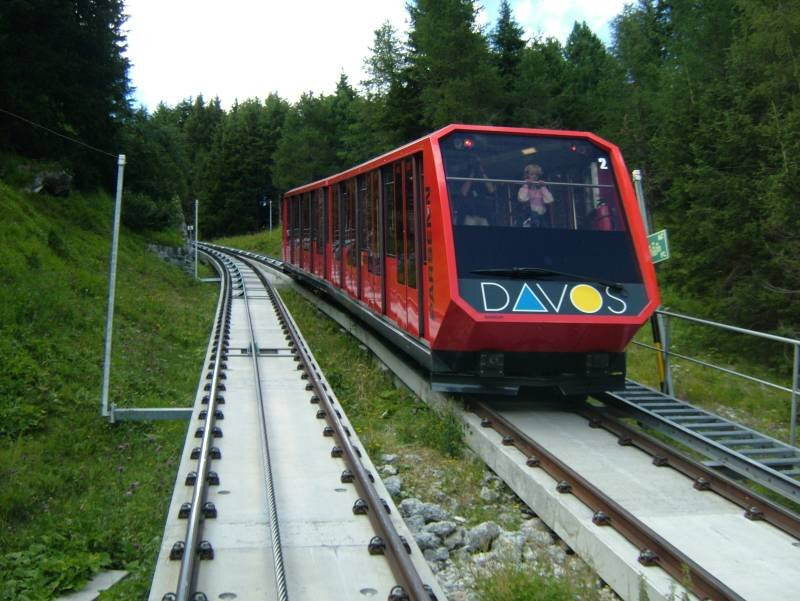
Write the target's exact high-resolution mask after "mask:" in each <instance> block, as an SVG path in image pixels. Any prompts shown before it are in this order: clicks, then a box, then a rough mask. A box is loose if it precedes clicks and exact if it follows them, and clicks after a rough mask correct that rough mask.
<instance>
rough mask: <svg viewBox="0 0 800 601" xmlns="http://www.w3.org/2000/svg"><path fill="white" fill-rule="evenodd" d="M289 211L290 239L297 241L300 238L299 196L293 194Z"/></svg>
mask: <svg viewBox="0 0 800 601" xmlns="http://www.w3.org/2000/svg"><path fill="white" fill-rule="evenodd" d="M291 203H292V204H291V213H292V240H293V241H294V242H297V241H298V240H300V197H299V196H293V197H292V199H291Z"/></svg>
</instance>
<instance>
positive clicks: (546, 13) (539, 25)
mask: <svg viewBox="0 0 800 601" xmlns="http://www.w3.org/2000/svg"><path fill="white" fill-rule="evenodd" d="M629 1H630V0H628V2H627V3H629ZM625 4H626V0H557V1H554V0H516V1H515V2H512V3H511V8H512V11H513V13H514V18H515V19H516V20H517V22H518V23H519V24H520V25H521V26H522V27H523V28H525V33H526V35H528V36H531V37H532V36H542V37H546V38H547V37H553V38H556V39H558V40H559V41H560V42H561V43H562V44H563V43H564V42H566V40H567V37H569V34H570V32H572V28H573V26H574V25H575V22H576V21H578V22H581V21H585V22H586V24H587V25H588V26H589V28H590V29H591V30H592V31H593V32H594V33H595V35H597V36H598V37H599V38H600V39H601V40H603V43H605V44H606V45H608V44H609V43H610V39H611V38H610V35H611V34H610V28H609V25H610V23H611V20H612V19H614V17H616V16H617V15H618V14H619V13H621V12H622V9H623V8H624V7H625Z"/></svg>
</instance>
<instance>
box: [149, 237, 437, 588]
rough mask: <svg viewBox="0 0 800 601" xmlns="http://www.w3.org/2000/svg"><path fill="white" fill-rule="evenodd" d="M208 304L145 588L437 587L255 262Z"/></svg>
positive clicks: (229, 265) (223, 274)
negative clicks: (191, 400) (193, 388)
mask: <svg viewBox="0 0 800 601" xmlns="http://www.w3.org/2000/svg"><path fill="white" fill-rule="evenodd" d="M205 252H206V253H207V256H208V257H209V259H210V260H211V261H212V263H213V264H214V265H215V268H216V269H217V271H218V272H219V274H220V279H221V291H220V303H219V307H218V309H217V316H216V319H215V325H214V330H213V335H212V340H211V342H210V344H209V349H208V351H207V355H206V362H205V364H204V368H205V369H204V370H203V373H202V376H201V385H200V386H199V390H198V394H197V398H196V403H195V408H194V411H193V415H192V419H191V422H190V427H189V432H188V435H187V442H186V445H185V449H184V453H183V457H182V461H181V465H180V468H179V473H178V478H177V480H176V485H175V490H174V494H173V499H172V502H171V505H170V509H169V514H168V518H167V524H166V527H165V534H164V539H163V542H162V548H161V552H160V555H159V558H158V562H157V565H156V571H155V574H154V577H153V584H152V587H151V592H150V599H151V600H154V601H156V600H161V601H173V600H175V601H182V600H191V601H203V600H209V599H280V600H282V601H285V600H287V599H293V600H294V599H312V598H313V599H358V598H369V597H372V596H375V595H378V597H379V598H388V599H391V600H392V601H402V600H405V599H407V600H416V601H430V600H432V599H436V598H437V597H438V598H439V599H444V595H443V594H442V593H441V590H440V589H439V587H438V585H437V584H436V581H435V578H434V577H433V575H432V574H431V572H430V570H429V568H428V566H427V564H426V563H425V561H424V559H423V557H422V554H421V553H420V551H419V549H418V547H417V546H416V543H415V542H414V539H413V537H412V536H411V535H410V534H409V532H408V531H407V529H406V528H405V525H404V524H403V522H402V519H401V518H399V517H398V515H399V514H398V512H397V511H396V508H395V507H394V505H393V503H392V501H391V497H390V496H389V495H388V493H387V492H386V490H385V488H384V487H383V485H382V483H381V482H380V480H379V478H377V476H374V475H373V474H376V473H377V472H376V470H375V468H374V466H373V465H372V463H371V461H370V459H369V458H368V457H367V456H366V454H365V453H363V452H362V450H361V445H360V443H359V441H358V437H357V435H356V434H355V432H353V430H352V427H351V426H350V423H349V421H348V420H347V417H346V415H345V414H344V412H343V410H342V409H341V407H340V406H339V405H338V401H337V400H336V397H335V395H334V394H333V392H332V391H331V390H330V387H329V385H328V383H327V382H326V380H325V378H324V375H323V374H322V373H321V372H320V370H319V368H318V367H317V365H316V363H315V362H314V359H313V356H312V355H311V353H310V351H309V350H308V348H307V346H306V344H305V342H304V340H303V338H302V336H301V334H300V333H299V332H298V331H297V329H296V327H295V325H294V322H293V321H292V319H291V317H290V316H289V315H288V313H287V312H286V309H285V308H284V307H283V304H282V301H281V300H280V297H279V295H277V293H276V292H275V290H274V288H273V287H272V284H271V283H270V281H269V277H268V275H266V274H265V273H263V270H264V268H263V267H259V266H258V265H256V264H254V263H252V262H251V261H249V260H247V259H245V258H242V257H232V256H229V255H226V254H225V253H223V252H220V251H218V250H214V249H207V250H206V251H205Z"/></svg>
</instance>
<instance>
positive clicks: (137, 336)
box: [0, 182, 217, 599]
mask: <svg viewBox="0 0 800 601" xmlns="http://www.w3.org/2000/svg"><path fill="white" fill-rule="evenodd" d="M111 206H112V205H111V200H110V199H109V198H108V197H106V196H103V195H90V196H86V197H84V196H80V195H72V196H70V197H69V198H66V199H60V198H59V199H57V198H52V197H47V196H31V195H27V194H22V193H19V192H17V191H16V190H15V189H12V188H11V187H10V186H8V185H6V183H4V182H0V211H2V214H3V219H2V220H0V364H2V365H3V370H2V371H0V383H1V388H0V389H1V390H2V393H3V394H2V398H0V481H2V482H3V486H2V487H0V599H50V598H52V597H54V596H57V594H58V593H60V592H63V591H65V590H69V589H70V588H72V587H74V586H76V585H78V584H80V583H81V581H82V580H84V579H85V578H86V577H88V576H90V575H91V573H92V572H94V571H96V570H98V569H100V568H101V567H113V568H122V569H127V570H130V571H131V572H132V574H131V576H130V577H129V578H128V579H127V581H125V582H124V583H123V584H121V585H119V586H117V587H115V589H114V591H113V592H109V593H107V594H105V595H104V596H103V598H104V599H136V598H145V597H146V593H147V590H148V588H149V581H150V578H151V574H152V569H153V563H154V560H155V556H156V553H157V550H158V546H159V542H160V535H161V531H162V528H163V521H164V512H165V510H166V507H167V504H168V501H169V497H170V494H171V489H172V485H173V482H174V479H175V469H176V465H177V459H178V457H179V450H180V447H181V445H182V442H183V440H184V436H185V431H186V424H185V423H177V422H176V423H119V424H116V425H110V424H108V423H107V422H106V421H105V420H103V419H101V418H100V417H99V399H100V382H101V372H102V360H103V335H104V328H105V311H106V297H107V286H108V283H107V278H108V253H109V238H110V235H109V234H110V230H111ZM144 242H145V240H144V239H142V238H139V237H136V236H133V235H132V234H130V233H128V232H126V231H124V230H123V232H122V235H121V246H120V256H119V264H118V265H119V269H118V276H117V301H116V313H115V323H114V325H115V338H114V353H113V369H112V377H111V401H112V402H116V403H117V404H118V405H119V406H131V407H133V406H135V407H140V406H186V405H189V404H190V403H191V401H192V400H193V393H194V389H195V387H196V384H197V378H198V375H199V372H200V367H201V362H202V356H203V352H204V347H205V343H206V340H207V336H208V332H209V327H210V322H211V318H212V314H213V310H214V306H215V302H216V296H217V291H216V289H215V287H213V286H209V285H202V284H197V283H195V282H194V281H193V280H192V279H191V278H189V277H187V276H186V275H184V274H182V273H181V272H180V271H179V270H177V269H176V268H173V267H170V266H168V265H166V264H164V263H163V262H161V261H160V260H159V259H158V258H156V257H155V256H154V255H152V254H150V253H148V252H147V251H146V250H145V249H144ZM162 380H163V383H162Z"/></svg>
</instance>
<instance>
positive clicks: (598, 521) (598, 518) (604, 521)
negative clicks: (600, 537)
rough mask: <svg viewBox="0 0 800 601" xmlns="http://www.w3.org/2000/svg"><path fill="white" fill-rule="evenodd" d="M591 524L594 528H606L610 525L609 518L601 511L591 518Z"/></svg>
mask: <svg viewBox="0 0 800 601" xmlns="http://www.w3.org/2000/svg"><path fill="white" fill-rule="evenodd" d="M592 523H593V524H595V525H596V526H608V525H609V524H610V523H611V518H610V517H608V516H607V515H606V514H605V513H604V512H602V511H596V512H595V514H594V515H593V516H592Z"/></svg>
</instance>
